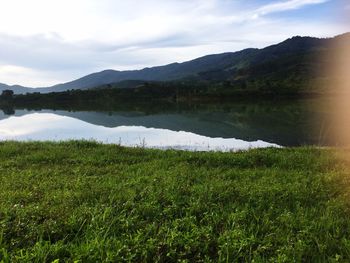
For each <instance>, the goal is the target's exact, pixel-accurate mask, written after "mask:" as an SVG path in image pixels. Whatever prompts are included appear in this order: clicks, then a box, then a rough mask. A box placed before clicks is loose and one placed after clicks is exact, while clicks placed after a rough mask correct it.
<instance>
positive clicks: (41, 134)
mask: <svg viewBox="0 0 350 263" xmlns="http://www.w3.org/2000/svg"><path fill="white" fill-rule="evenodd" d="M0 139H1V140H19V141H27V140H34V141H62V140H72V139H73V140H81V139H84V140H90V139H93V140H96V141H99V142H103V143H118V144H121V145H123V146H132V147H134V146H141V147H149V148H165V149H167V148H175V149H183V150H194V151H213V150H214V151H215V150H220V151H235V150H243V149H249V148H258V147H277V145H276V144H270V143H266V142H263V141H256V142H246V141H243V140H238V139H232V138H231V139H224V138H209V137H205V136H201V135H197V134H194V133H190V132H184V131H178V132H177V131H171V130H166V129H155V128H146V127H141V126H119V127H115V128H107V127H103V126H98V125H93V124H90V123H87V122H83V121H81V120H77V119H74V118H71V117H66V116H60V115H57V114H52V113H33V114H27V115H24V116H21V117H14V116H12V117H10V118H7V119H4V120H2V121H0Z"/></svg>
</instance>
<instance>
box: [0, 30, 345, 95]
mask: <svg viewBox="0 0 350 263" xmlns="http://www.w3.org/2000/svg"><path fill="white" fill-rule="evenodd" d="M349 39H350V33H347V34H343V35H340V36H337V37H335V38H328V39H319V38H312V37H300V36H297V37H293V38H290V39H287V40H286V41H283V42H281V43H279V44H276V45H272V46H269V47H266V48H263V49H253V48H251V49H245V50H242V51H238V52H230V53H223V54H215V55H208V56H204V57H200V58H197V59H194V60H191V61H187V62H183V63H173V64H169V65H165V66H158V67H152V68H145V69H142V70H129V71H116V70H105V71H102V72H98V73H93V74H90V75H87V76H85V77H82V78H80V79H77V80H74V81H71V82H67V83H63V84H58V85H55V86H52V87H48V88H40V89H35V90H33V89H30V88H25V87H21V86H7V85H5V84H0V91H1V90H3V89H12V90H14V92H15V93H25V92H33V91H35V92H41V93H48V92H60V91H65V90H70V89H82V90H84V89H90V88H95V87H98V86H102V85H108V84H115V83H120V85H121V86H122V87H125V86H132V85H130V83H131V84H132V83H134V84H135V85H139V84H140V82H142V81H144V82H147V81H174V80H190V81H205V82H223V81H228V82H231V83H232V82H234V83H243V82H247V83H248V84H247V83H245V84H244V85H289V84H290V82H293V83H292V84H293V85H296V84H298V83H300V85H302V84H303V83H305V82H306V80H307V78H309V77H310V74H311V75H312V74H313V73H315V72H320V70H321V69H323V68H325V67H326V64H327V61H325V60H322V59H320V58H321V57H323V55H324V54H325V53H326V52H329V51H330V50H331V46H332V44H333V43H335V42H337V41H349ZM128 81H131V82H128ZM242 85H243V84H242Z"/></svg>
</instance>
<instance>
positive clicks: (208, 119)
mask: <svg viewBox="0 0 350 263" xmlns="http://www.w3.org/2000/svg"><path fill="white" fill-rule="evenodd" d="M320 105H323V101H322V100H321V99H304V100H293V101H286V100H277V99H276V100H256V101H247V100H242V101H239V100H237V101H235V102H230V103H227V102H226V103H219V102H217V103H182V104H181V103H165V104H164V103H159V104H158V103H155V102H152V103H143V104H142V105H141V104H137V105H132V106H130V105H115V106H113V107H110V108H109V109H105V108H104V109H96V108H94V107H89V106H88V105H84V106H83V107H82V106H81V105H80V107H75V108H74V107H67V106H64V107H62V106H59V105H52V107H51V109H50V108H43V109H42V108H40V107H38V106H36V109H28V108H24V109H4V110H3V111H0V140H19V141H28V140H29V141H33V140H34V141H37V140H38V141H61V140H72V139H74V140H77V139H84V140H96V141H99V142H103V143H116V144H120V145H125V146H140V147H149V148H162V149H167V148H175V149H184V150H199V151H207V150H221V151H235V150H242V149H249V148H257V147H276V146H300V145H327V144H329V134H328V133H329V129H328V128H327V127H328V125H329V124H327V121H326V120H327V116H328V114H329V113H328V112H327V110H326V108H325V107H320Z"/></svg>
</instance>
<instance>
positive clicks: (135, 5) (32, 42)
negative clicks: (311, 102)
mask: <svg viewBox="0 0 350 263" xmlns="http://www.w3.org/2000/svg"><path fill="white" fill-rule="evenodd" d="M325 1H326V0H289V1H280V2H276V1H274V3H273V4H266V5H264V6H258V7H257V6H256V4H257V3H258V2H255V5H254V6H246V5H247V2H246V1H231V0H191V1H190V0H145V1H139V0H128V1H125V0H74V1H71V0H50V1H47V0H31V1H23V0H0V82H7V83H9V84H22V85H31V86H46V85H51V84H53V83H56V82H64V81H69V80H72V79H74V78H78V77H81V76H82V75H85V74H88V73H91V72H94V71H99V70H103V69H108V68H113V69H120V70H124V69H134V68H142V67H146V66H154V65H161V64H166V63H171V62H174V61H178V62H181V61H185V60H189V59H192V58H195V57H198V56H201V55H206V54H212V53H220V52H226V51H235V50H239V49H243V48H247V47H263V46H266V45H269V44H273V43H276V42H279V41H282V40H284V39H285V38H288V37H290V36H292V35H310V32H312V35H314V36H320V37H323V36H330V35H334V34H337V33H340V32H341V31H342V30H343V29H341V28H340V27H338V26H337V25H335V24H327V23H324V22H322V21H313V22H308V23H305V22H304V21H298V20H296V21H294V20H290V19H282V18H279V19H278V20H277V18H270V17H269V16H268V14H271V13H276V12H282V11H287V10H291V9H297V8H302V7H303V6H305V5H311V4H320V3H323V2H325ZM252 2H253V1H251V2H249V3H252ZM1 65H2V66H1ZM4 66H6V68H7V70H5V69H4ZM8 69H11V70H8ZM14 69H15V70H14Z"/></svg>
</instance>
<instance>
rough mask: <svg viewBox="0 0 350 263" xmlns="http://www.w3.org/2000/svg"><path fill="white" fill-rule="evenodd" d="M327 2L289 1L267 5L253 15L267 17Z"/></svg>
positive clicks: (309, 0) (315, 0)
mask: <svg viewBox="0 0 350 263" xmlns="http://www.w3.org/2000/svg"><path fill="white" fill-rule="evenodd" d="M328 1H329V0H289V1H281V2H277V3H273V4H268V5H265V6H262V7H260V8H258V9H257V10H256V11H255V12H254V13H255V14H257V15H267V14H271V13H277V12H284V11H288V10H294V9H299V8H302V7H304V6H306V5H315V4H322V3H325V2H328Z"/></svg>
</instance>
